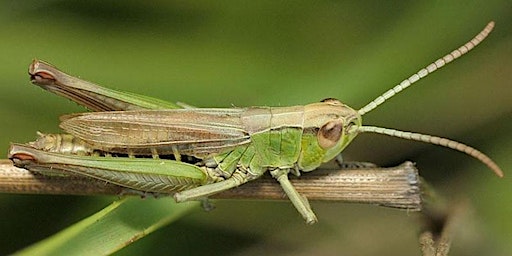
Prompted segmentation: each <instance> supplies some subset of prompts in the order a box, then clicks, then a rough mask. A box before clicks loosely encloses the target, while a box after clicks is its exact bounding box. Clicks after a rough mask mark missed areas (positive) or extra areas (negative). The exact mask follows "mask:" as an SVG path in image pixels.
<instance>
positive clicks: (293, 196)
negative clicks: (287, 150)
mask: <svg viewBox="0 0 512 256" xmlns="http://www.w3.org/2000/svg"><path fill="white" fill-rule="evenodd" d="M289 172H290V170H289V169H276V170H273V171H270V174H271V175H272V177H274V178H275V179H276V180H277V181H278V182H279V184H281V187H282V188H283V190H284V192H285V193H286V195H287V196H288V198H289V199H290V201H291V202H292V204H293V206H295V208H296V209H297V211H299V213H300V214H301V215H302V217H303V218H304V219H305V220H306V223H307V224H314V223H316V222H317V221H318V219H317V218H316V215H315V213H314V212H313V210H312V209H311V206H310V205H309V202H308V199H307V198H306V197H304V196H302V195H301V194H299V192H297V190H295V187H293V185H292V184H291V183H290V180H289V179H288V173H289Z"/></svg>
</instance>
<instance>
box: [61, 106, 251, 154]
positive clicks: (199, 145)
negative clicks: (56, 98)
mask: <svg viewBox="0 0 512 256" xmlns="http://www.w3.org/2000/svg"><path fill="white" fill-rule="evenodd" d="M244 111H245V110H244V109H203V108H198V109H176V110H142V111H113V112H94V113H81V114H71V115H66V116H63V117H61V121H62V123H61V124H60V127H61V128H62V129H64V130H65V131H66V132H68V133H70V134H72V135H74V136H76V137H78V138H80V139H82V140H84V141H86V142H87V143H89V144H91V145H92V146H93V147H94V148H97V149H99V150H104V151H109V152H116V153H127V152H134V153H136V154H151V150H152V149H153V150H156V151H157V152H158V153H159V154H169V153H172V152H173V150H178V152H180V153H181V154H188V155H204V154H208V153H216V152H219V151H222V150H224V149H226V148H230V147H235V146H238V145H242V144H245V143H249V142H250V136H249V134H248V133H247V132H246V131H245V129H244V127H243V124H242V122H241V119H240V116H241V115H242V113H243V112H244Z"/></svg>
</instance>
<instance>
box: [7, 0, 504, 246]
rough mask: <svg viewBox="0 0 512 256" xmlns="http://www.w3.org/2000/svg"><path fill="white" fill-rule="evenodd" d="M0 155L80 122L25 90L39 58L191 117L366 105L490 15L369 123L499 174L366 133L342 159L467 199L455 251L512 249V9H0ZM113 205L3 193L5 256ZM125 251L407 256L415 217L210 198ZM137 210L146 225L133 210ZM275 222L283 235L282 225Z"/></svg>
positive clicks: (17, 5)
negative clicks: (463, 49)
mask: <svg viewBox="0 0 512 256" xmlns="http://www.w3.org/2000/svg"><path fill="white" fill-rule="evenodd" d="M0 6H1V8H0V13H1V15H0V20H1V23H0V24H1V25H0V31H1V34H2V37H1V40H0V60H1V62H0V74H1V76H0V113H1V117H2V118H1V121H0V122H1V123H0V134H1V136H0V145H2V146H1V147H0V153H1V154H2V155H4V156H5V155H6V154H7V149H8V146H9V142H27V141H31V140H33V139H34V138H35V137H36V136H35V132H36V131H42V132H59V128H58V117H59V116H60V115H62V114H65V113H71V112H80V111H84V109H83V108H81V107H79V106H76V104H74V103H71V102H69V101H67V100H64V99H62V98H59V97H57V96H55V95H52V94H49V93H47V92H45V91H43V90H41V89H40V88H37V87H35V86H33V85H31V84H30V82H29V77H28V75H27V67H28V64H29V63H30V61H31V60H32V59H33V58H38V59H42V60H46V61H48V62H50V63H53V64H54V65H56V66H57V67H59V68H61V69H62V70H64V71H66V72H68V73H70V74H73V75H76V76H80V77H82V78H84V79H87V80H89V81H93V82H96V83H98V84H101V85H105V86H107V87H111V88H116V89H121V90H125V91H131V92H136V93H141V94H145V95H149V96H153V97H158V98H162V99H165V100H169V101H182V102H186V103H188V104H192V105H195V106H200V107H230V106H251V105H272V106H287V105H299V104H300V105H302V104H307V103H311V102H316V101H319V100H321V99H323V98H327V97H335V98H338V99H340V100H342V101H343V102H345V103H347V104H349V105H351V106H353V107H354V108H359V107H362V106H363V105H364V104H366V103H367V102H369V101H370V100H372V99H374V98H375V97H376V96H378V95H379V94H380V93H382V92H384V91H385V90H386V89H389V88H390V87H392V86H394V85H395V84H396V83H398V82H400V81H401V80H402V79H404V78H406V77H408V76H409V75H411V74H412V73H414V72H416V71H417V70H418V69H419V68H422V67H424V66H426V65H427V64H428V63H430V62H431V61H433V60H435V59H436V58H438V57H441V56H442V55H444V54H446V53H448V52H450V51H451V50H453V49H455V48H457V47H458V46H459V45H461V44H463V43H465V42H466V41H467V40H469V39H471V38H472V37H473V36H474V35H476V34H477V33H478V32H479V31H480V30H481V29H482V28H483V27H484V26H485V25H486V24H487V22H489V21H490V20H494V21H496V28H495V31H494V32H493V33H492V34H491V35H490V37H489V38H488V39H487V40H486V41H485V42H484V43H482V45H480V46H478V47H477V48H476V49H475V51H474V52H471V53H470V54H468V55H467V56H465V57H463V58H462V59H460V60H457V61H456V62H455V63H454V64H451V65H449V66H448V67H446V68H444V69H443V70H441V71H439V72H437V73H435V74H433V75H431V76H430V77H428V78H427V79H425V80H424V81H421V82H419V83H418V84H417V85H416V86H415V87H413V88H411V89H409V90H407V91H405V92H403V93H401V94H400V95H399V96H398V97H396V98H394V99H393V100H391V101H389V102H388V103H386V104H384V105H383V106H382V107H380V108H378V109H377V110H375V111H373V112H371V113H369V114H368V115H367V116H365V118H364V123H365V124H371V125H378V126H384V127H393V128H397V129H403V130H411V131H417V132H424V133H431V134H436V135H442V136H445V137H449V138H453V139H456V140H460V141H463V142H466V143H468V144H470V145H473V146H475V147H476V148H478V149H481V150H482V151H484V152H486V153H488V154H489V155H490V156H491V157H492V158H493V159H495V160H496V162H497V163H498V164H500V165H501V167H502V168H503V170H504V171H505V173H506V177H505V178H504V179H498V178H496V177H495V176H493V174H492V173H491V172H490V171H489V170H487V168H486V167H485V166H484V165H482V164H481V163H479V162H478V161H476V160H473V159H471V158H469V157H467V156H465V155H463V154H460V153H456V152H453V151H451V150H447V149H442V148H439V147H435V146H430V145H424V144H421V143H414V142H406V141H402V140H399V139H392V138H387V137H383V136H378V135H366V134H364V135H361V136H360V137H359V138H357V139H356V140H355V141H354V142H353V144H352V145H351V146H350V147H349V148H348V149H347V150H346V153H345V154H344V156H345V158H346V159H348V160H361V161H372V162H376V163H378V164H379V165H382V166H390V165H396V164H399V163H401V162H403V161H405V160H412V161H415V162H417V166H418V168H419V169H420V172H421V175H422V176H423V177H425V179H426V180H428V181H429V182H431V183H432V184H433V186H434V187H435V188H436V189H437V190H438V191H439V192H440V193H441V194H443V195H444V196H446V197H447V198H448V199H450V200H454V201H455V202H456V201H460V200H466V199H469V202H470V204H471V207H470V209H469V210H468V211H467V214H465V216H464V218H463V223H464V225H463V226H462V227H461V228H460V230H458V232H457V233H456V236H455V238H454V244H453V248H452V254H451V255H482V254H484V253H485V254H487V255H510V254H512V244H511V243H510V239H511V237H512V220H511V218H510V217H511V216H512V204H511V203H512V199H511V198H512V186H511V184H510V181H511V178H510V177H511V176H512V173H511V172H510V171H511V170H512V168H511V167H512V160H511V157H510V153H511V152H512V135H511V133H510V130H511V129H512V118H511V117H512V104H511V99H512V87H511V82H510V81H512V72H511V71H512V70H511V68H510V67H511V66H512V3H511V2H510V1H506V0H504V1H475V2H468V1H436V2H434V1H423V2H420V1H417V2H416V1H414V2H405V1H404V2H402V1H397V2H391V1H364V2H356V1H311V2H309V1H215V2H211V1H193V2H189V1H151V2H146V1H1V2H0ZM113 199H114V198H113V197H72V196H34V195H0V214H1V218H0V254H2V255H3V254H6V253H10V252H13V251H15V250H18V249H20V248H23V247H25V246H27V245H29V244H32V243H33V242H35V241H38V240H40V239H42V238H44V237H47V236H49V235H51V234H53V233H55V232H57V231H58V230H60V229H62V228H64V227H66V226H68V225H70V224H72V223H74V222H76V221H78V220H80V219H82V218H84V217H86V216H88V215H90V214H92V213H94V212H96V211H98V210H99V209H101V208H103V207H104V206H106V205H107V204H108V202H110V201H112V200H113ZM216 205H217V209H216V210H215V211H213V212H209V213H204V212H202V211H201V209H197V210H196V211H195V212H193V213H192V214H190V215H189V216H186V217H184V218H182V219H181V220H179V221H178V222H176V223H173V224H172V225H170V226H169V227H167V228H164V229H162V230H159V231H157V232H156V233H154V234H152V235H150V236H148V237H146V238H144V239H142V240H140V241H138V242H137V243H135V244H134V245H131V246H129V247H127V248H125V249H123V250H122V251H120V252H119V254H120V255H140V254H147V253H153V254H156V253H167V254H176V255H178V254H198V253H209V254H211V253H212V252H214V253H215V254H228V255H229V254H231V255H238V254H243V255H251V254H258V255H261V254H262V253H272V254H284V255H291V254H293V255H309V254H313V253H316V254H322V255H417V254H419V249H418V243H417V232H418V229H419V228H418V221H417V217H416V215H415V214H411V213H407V212H404V211H398V210H394V209H385V208H381V207H376V206H367V205H348V204H340V203H322V202H313V208H314V209H315V211H316V213H317V215H318V217H319V220H320V222H319V223H318V224H317V225H314V226H306V225H305V224H304V223H303V221H302V219H301V218H300V217H299V215H298V214H297V213H296V211H295V209H294V208H293V207H292V206H291V205H290V204H289V203H287V202H254V201H252V202H243V201H219V202H217V203H216ZM143 210H144V209H141V214H143ZM278 227H279V228H278Z"/></svg>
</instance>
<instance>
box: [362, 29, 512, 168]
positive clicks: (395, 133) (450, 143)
mask: <svg viewBox="0 0 512 256" xmlns="http://www.w3.org/2000/svg"><path fill="white" fill-rule="evenodd" d="M493 28H494V21H491V22H489V23H488V24H487V26H485V28H484V29H483V30H482V31H481V32H480V33H478V35H476V36H475V37H474V38H473V39H471V41H469V42H467V43H466V44H464V45H463V46H461V47H459V48H458V49H456V50H454V51H452V52H451V53H449V54H447V55H445V56H444V57H442V58H440V59H438V60H436V61H435V62H433V63H431V64H430V65H428V66H426V67H425V68H423V69H421V70H420V71H418V72H417V73H416V74H414V75H412V76H410V77H409V78H407V79H405V80H403V81H402V82H401V83H400V84H398V85H396V86H395V87H393V88H392V89H389V90H388V91H386V92H385V93H383V94H382V95H381V96H379V97H377V98H376V99H375V100H373V101H372V102H370V103H368V104H367V105H366V106H364V107H363V108H361V109H359V110H358V113H359V115H361V116H362V115H364V114H366V113H368V112H370V111H372V110H374V109H375V108H376V107H377V106H379V105H380V104H382V103H384V102H385V101H386V100H388V99H390V98H391V97H393V96H395V94H397V93H399V92H401V91H402V90H404V89H405V88H407V87H409V86H411V85H412V84H413V83H415V82H417V81H418V80H420V79H422V78H424V77H426V76H427V75H429V74H431V73H433V72H434V71H436V70H438V69H440V68H441V67H443V66H444V65H446V64H448V63H450V62H452V61H453V60H455V59H457V58H459V57H460V56H462V55H464V54H466V53H467V52H469V51H470V50H471V49H473V48H474V47H475V46H477V45H478V44H479V43H480V42H482V41H483V40H484V39H485V38H486V37H487V35H489V33H490V32H491V31H492V29H493ZM358 132H360V133H363V132H369V133H378V134H384V135H388V136H392V137H397V138H401V139H407V140H414V141H420V142H425V143H429V144H434V145H439V146H443V147H447V148H451V149H454V150H457V151H460V152H463V153H466V154H468V155H470V156H472V157H474V158H476V159H478V160H480V161H481V162H482V163H484V164H485V165H487V166H488V167H489V168H490V169H491V170H493V171H494V173H496V175H498V176H499V177H503V171H502V170H501V168H500V167H499V166H498V165H497V164H496V163H495V162H494V161H493V160H492V159H491V158H489V157H488V156H487V155H485V154H484V153H482V152H480V151H478V150H477V149H475V148H473V147H470V146H468V145H465V144H463V143H460V142H457V141H454V140H450V139H447V138H442V137H438V136H432V135H427V134H421V133H414V132H406V131H399V130H395V129H389V128H382V127H375V126H360V127H359V128H358Z"/></svg>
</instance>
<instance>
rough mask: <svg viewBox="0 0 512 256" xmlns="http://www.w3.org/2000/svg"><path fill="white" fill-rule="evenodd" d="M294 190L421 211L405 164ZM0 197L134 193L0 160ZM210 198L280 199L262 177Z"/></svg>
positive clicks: (309, 181) (306, 181)
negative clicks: (24, 167)
mask: <svg viewBox="0 0 512 256" xmlns="http://www.w3.org/2000/svg"><path fill="white" fill-rule="evenodd" d="M291 182H292V184H293V185H294V186H295V188H296V189H297V191H298V192H299V193H301V194H303V195H304V196H306V197H307V198H308V199H310V200H323V201H340V202H349V203H365V204H375V205H381V206H386V207H393V208H400V209H408V210H411V211H419V210H421V205H422V201H421V193H420V181H419V176H418V170H417V169H416V168H415V167H414V165H413V164H412V163H410V162H406V163H404V164H402V165H399V166H397V167H392V168H357V169H343V170H326V169H324V170H316V171H314V172H311V173H307V174H304V175H302V176H301V177H298V178H295V177H292V178H291ZM0 193H16V194H54V195H120V194H135V193H134V191H129V190H128V191H127V190H126V189H125V188H123V187H120V186H117V185H114V184H110V183H107V182H104V181H99V180H95V179H91V178H87V177H82V176H44V175H40V174H34V173H32V172H30V171H28V170H25V169H22V168H18V167H15V166H13V165H12V162H11V161H9V160H2V159H0ZM213 198H218V199H262V200H268V199H271V200H280V199H285V198H286V196H285V194H284V193H283V191H282V189H281V187H279V185H278V183H277V182H276V181H275V180H274V179H272V178H271V177H270V176H264V177H262V178H260V179H257V180H255V181H251V182H249V183H247V184H244V185H242V186H240V187H238V188H235V189H231V190H228V191H225V192H222V193H219V194H218V195H215V196H214V197H213Z"/></svg>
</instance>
